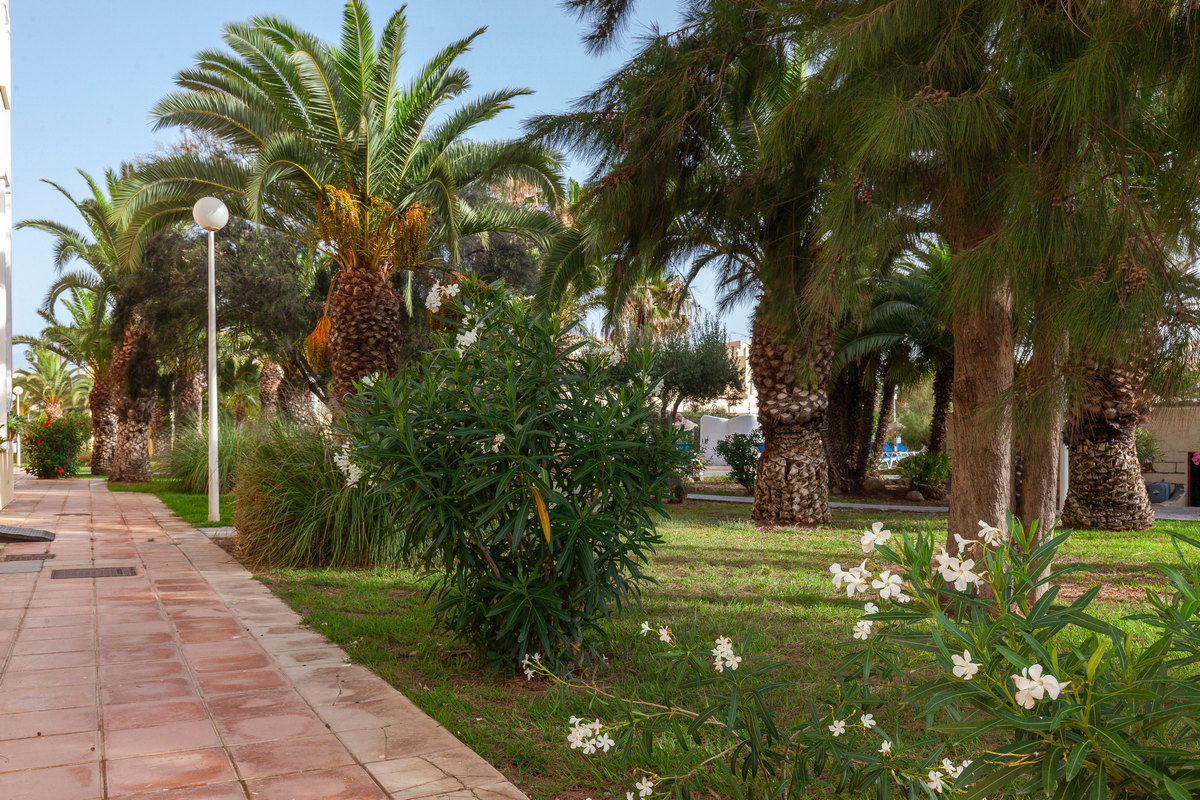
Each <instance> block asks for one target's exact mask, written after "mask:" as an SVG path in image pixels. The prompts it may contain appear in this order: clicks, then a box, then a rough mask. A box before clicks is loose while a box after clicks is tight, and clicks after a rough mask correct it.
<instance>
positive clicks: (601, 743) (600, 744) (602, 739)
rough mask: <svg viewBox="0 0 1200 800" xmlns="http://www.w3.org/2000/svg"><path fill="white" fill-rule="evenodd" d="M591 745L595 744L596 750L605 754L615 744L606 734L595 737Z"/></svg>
mask: <svg viewBox="0 0 1200 800" xmlns="http://www.w3.org/2000/svg"><path fill="white" fill-rule="evenodd" d="M593 744H595V745H596V748H597V749H598V750H600V751H601V752H604V753H607V752H608V751H609V750H610V749H612V746H613V745H614V744H616V742H615V741H613V738H612V737H611V736H609V735H608V734H607V733H602V734H600V735H599V736H597V737H596V739H595V740H594V742H593Z"/></svg>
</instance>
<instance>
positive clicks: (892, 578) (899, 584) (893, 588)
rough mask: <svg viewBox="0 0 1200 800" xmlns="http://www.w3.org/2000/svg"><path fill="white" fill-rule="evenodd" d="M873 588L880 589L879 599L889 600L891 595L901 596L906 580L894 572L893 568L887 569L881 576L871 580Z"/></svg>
mask: <svg viewBox="0 0 1200 800" xmlns="http://www.w3.org/2000/svg"><path fill="white" fill-rule="evenodd" d="M871 588H873V589H878V590H879V599H880V600H887V599H888V598H889V597H893V598H894V597H899V596H900V595H902V594H903V593H904V592H903V589H904V580H903V579H902V578H901V577H900V576H899V575H895V574H893V573H892V571H891V570H888V569H885V570H884V571H883V572H881V573H879V577H878V578H876V579H875V580H873V581H871Z"/></svg>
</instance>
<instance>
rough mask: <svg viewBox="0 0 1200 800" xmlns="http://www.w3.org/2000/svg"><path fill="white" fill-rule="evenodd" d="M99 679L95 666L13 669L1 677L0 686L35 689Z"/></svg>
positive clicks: (87, 682)
mask: <svg viewBox="0 0 1200 800" xmlns="http://www.w3.org/2000/svg"><path fill="white" fill-rule="evenodd" d="M96 681H97V676H96V668H95V667H67V668H65V669H43V670H36V669H34V670H13V669H10V670H9V671H8V672H6V673H5V674H4V677H3V678H0V687H4V688H5V689H34V688H37V687H39V686H84V685H87V684H94V683H96Z"/></svg>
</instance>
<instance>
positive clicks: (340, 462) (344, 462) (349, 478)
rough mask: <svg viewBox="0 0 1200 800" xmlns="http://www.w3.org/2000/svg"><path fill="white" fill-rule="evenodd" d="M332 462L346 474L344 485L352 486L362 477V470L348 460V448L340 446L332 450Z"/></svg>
mask: <svg viewBox="0 0 1200 800" xmlns="http://www.w3.org/2000/svg"><path fill="white" fill-rule="evenodd" d="M333 463H334V464H336V465H337V468H338V469H339V470H341V473H342V474H343V475H345V476H346V485H347V486H353V485H354V484H356V483H358V482H359V480H361V479H362V470H361V469H359V467H358V466H357V465H356V464H355V463H354V462H353V461H351V460H350V448H349V447H347V446H342V447H339V448H337V449H335V450H334V451H333Z"/></svg>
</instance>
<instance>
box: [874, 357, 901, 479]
mask: <svg viewBox="0 0 1200 800" xmlns="http://www.w3.org/2000/svg"><path fill="white" fill-rule="evenodd" d="M895 408H896V383H895V381H889V380H884V382H883V396H882V397H880V399H879V420H878V421H877V422H876V423H875V436H874V438H873V439H872V441H871V463H870V464H868V465H867V471H868V472H874V471H875V470H878V469H879V461H880V459H882V458H883V453H884V447H885V446H886V445H887V431H888V426H889V425H891V424H892V412H893V411H894V410H895Z"/></svg>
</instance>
